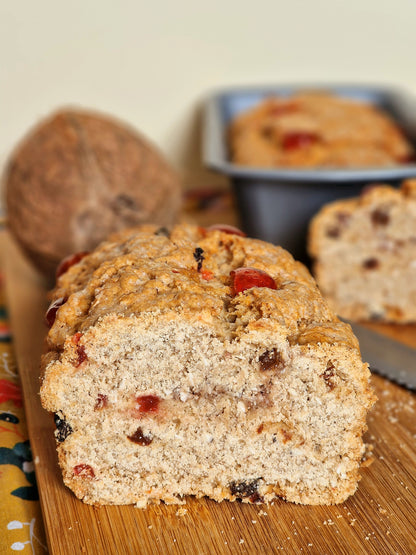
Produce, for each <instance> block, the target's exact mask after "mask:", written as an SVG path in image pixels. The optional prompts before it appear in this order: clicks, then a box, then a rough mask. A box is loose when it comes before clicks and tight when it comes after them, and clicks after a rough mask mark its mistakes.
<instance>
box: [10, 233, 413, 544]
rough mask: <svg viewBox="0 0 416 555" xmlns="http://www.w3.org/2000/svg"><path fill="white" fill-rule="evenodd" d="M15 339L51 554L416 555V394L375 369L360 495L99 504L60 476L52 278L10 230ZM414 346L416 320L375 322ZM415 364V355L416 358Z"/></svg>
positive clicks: (384, 329) (11, 301) (390, 333)
mask: <svg viewBox="0 0 416 555" xmlns="http://www.w3.org/2000/svg"><path fill="white" fill-rule="evenodd" d="M2 252H3V255H5V260H4V262H5V264H6V273H7V291H8V302H9V310H10V313H11V323H12V332H13V337H14V345H15V350H16V356H17V360H18V365H19V371H20V376H21V381H22V388H23V394H24V400H25V409H26V414H27V424H28V429H29V436H30V441H31V445H32V450H33V456H34V460H35V463H36V464H35V468H36V476H37V481H38V486H39V492H40V499H41V506H42V511H43V517H44V522H45V528H46V533H47V538H48V544H49V549H50V552H51V553H53V554H65V555H70V554H73V553H74V554H75V553H103V554H112V553H114V554H118V555H119V554H142V553H143V554H155V553H172V554H177V553H178V554H179V553H180V554H193V553H198V554H217V553H233V554H236V553H279V552H283V553H310V554H321V555H322V554H333V553H341V554H343V553H345V554H350V553H351V554H352V553H353V554H361V553H362V554H372V553H377V554H380V553H381V554H384V553H385V554H391V553H399V554H414V553H416V539H415V536H416V512H415V507H416V395H414V394H412V393H410V392H409V391H406V390H405V389H403V388H401V387H399V386H396V385H394V384H392V383H390V382H388V381H387V380H385V379H383V378H381V377H378V376H373V384H374V388H375V390H376V393H377V395H378V397H379V401H378V403H377V404H376V407H375V408H374V409H373V411H372V412H371V414H370V416H369V420H368V426H369V429H368V432H367V433H366V442H367V443H368V444H370V445H372V446H373V456H372V457H369V459H368V460H367V461H366V463H365V466H364V467H363V468H362V480H361V482H360V485H359V489H358V491H357V493H356V494H355V495H354V496H353V497H351V498H350V499H349V500H348V501H347V502H345V503H343V504H342V505H337V506H328V507H325V506H323V507H309V506H301V505H294V504H292V503H286V502H284V501H282V500H279V499H278V500H276V501H275V502H274V503H272V504H270V505H268V506H267V505H245V504H244V505H243V504H241V503H238V502H236V503H229V502H223V503H220V504H217V503H215V502H213V501H210V500H206V499H203V500H195V499H188V502H187V504H186V505H184V506H166V505H159V506H154V507H150V508H148V509H145V510H142V509H136V508H134V507H132V506H121V507H101V508H96V507H92V506H88V505H84V504H83V503H82V502H81V501H79V500H77V499H76V498H75V497H74V495H73V494H72V493H71V491H70V490H68V489H67V488H66V487H65V486H64V485H63V483H62V480H61V474H60V471H59V469H58V466H57V458H56V451H55V442H54V437H53V428H54V426H53V420H52V417H51V415H50V414H48V413H47V412H46V411H44V410H43V409H42V408H41V405H40V400H39V394H38V393H39V357H40V353H41V350H42V345H43V339H44V335H45V328H44V325H43V314H44V309H45V306H46V304H47V301H46V290H47V285H46V284H45V283H44V282H43V281H42V278H41V277H40V276H39V275H38V274H37V273H36V272H35V271H34V270H33V269H32V268H31V267H30V266H29V265H28V264H27V263H26V262H25V261H24V259H23V258H22V257H21V255H20V253H19V252H18V250H17V248H16V246H15V245H14V244H13V243H12V242H11V240H10V238H7V237H2ZM374 327H375V328H376V329H378V330H379V331H380V330H381V331H382V332H383V333H388V334H389V335H392V336H393V337H396V338H397V339H401V340H403V339H404V340H405V341H406V343H408V344H410V345H413V346H415V347H416V326H415V327H413V326H403V327H394V326H382V327H380V326H373V328H374ZM415 363H416V360H415Z"/></svg>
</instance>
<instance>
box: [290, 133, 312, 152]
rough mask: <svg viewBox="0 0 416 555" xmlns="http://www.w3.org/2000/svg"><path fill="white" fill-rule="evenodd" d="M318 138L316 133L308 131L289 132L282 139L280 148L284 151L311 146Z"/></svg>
mask: <svg viewBox="0 0 416 555" xmlns="http://www.w3.org/2000/svg"><path fill="white" fill-rule="evenodd" d="M318 139H319V137H318V135H317V134H316V133H311V132H308V131H291V132H289V133H286V134H285V135H284V137H283V141H282V146H283V148H284V150H295V149H298V148H305V147H307V146H311V145H312V144H314V143H316V142H317V141H318Z"/></svg>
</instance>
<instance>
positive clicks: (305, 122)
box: [229, 91, 414, 168]
mask: <svg viewBox="0 0 416 555" xmlns="http://www.w3.org/2000/svg"><path fill="white" fill-rule="evenodd" d="M229 137H230V150H231V157H232V160H233V161H234V162H235V163H237V164H242V165H247V166H257V167H260V166H262V167H273V166H274V167H287V168H294V167H298V168H308V167H310V168H312V167H370V166H374V167H380V166H391V165H397V164H403V163H407V162H409V161H410V160H411V159H412V157H413V155H414V151H413V148H412V146H411V145H410V143H409V142H408V141H407V140H406V138H405V137H404V135H403V133H402V131H401V130H400V129H399V127H398V126H397V125H396V123H395V122H394V121H392V120H391V118H390V117H389V116H388V115H387V114H385V113H384V112H382V111H381V110H380V109H378V108H377V107H375V106H373V105H370V104H367V103H364V102H357V101H353V100H350V99H347V98H341V97H338V96H335V95H332V94H329V93H324V92H319V91H311V92H301V93H297V94H294V95H292V96H290V97H287V98H284V97H276V98H268V99H266V100H264V101H262V102H261V103H260V104H258V105H257V106H255V107H254V108H252V109H250V110H248V111H247V112H243V113H242V114H240V115H238V116H237V117H236V118H235V120H234V121H233V122H232V123H231V126H230V135H229Z"/></svg>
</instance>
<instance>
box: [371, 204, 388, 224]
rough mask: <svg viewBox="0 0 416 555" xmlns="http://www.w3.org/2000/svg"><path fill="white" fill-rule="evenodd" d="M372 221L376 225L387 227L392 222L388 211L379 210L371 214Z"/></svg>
mask: <svg viewBox="0 0 416 555" xmlns="http://www.w3.org/2000/svg"><path fill="white" fill-rule="evenodd" d="M371 221H372V222H373V224H374V225H380V226H385V225H387V224H388V223H389V221H390V216H389V213H388V210H387V209H383V208H377V209H376V210H373V212H371Z"/></svg>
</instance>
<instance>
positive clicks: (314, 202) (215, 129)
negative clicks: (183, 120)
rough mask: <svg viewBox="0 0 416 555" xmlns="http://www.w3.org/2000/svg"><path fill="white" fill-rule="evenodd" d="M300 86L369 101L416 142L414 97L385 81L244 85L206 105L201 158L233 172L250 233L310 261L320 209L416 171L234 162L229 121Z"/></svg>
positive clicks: (409, 167) (242, 217) (212, 166)
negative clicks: (312, 227) (313, 222)
mask: <svg viewBox="0 0 416 555" xmlns="http://www.w3.org/2000/svg"><path fill="white" fill-rule="evenodd" d="M301 90H325V91H329V92H331V93H333V94H336V95H339V96H342V97H346V98H351V99H355V100H360V101H365V102H368V103H370V104H373V105H375V106H377V107H379V108H381V109H382V110H383V111H384V112H386V113H387V114H389V115H390V116H391V117H392V118H393V120H394V121H396V122H397V124H398V125H399V127H401V129H402V130H403V131H404V133H405V134H406V136H407V138H408V139H409V140H410V142H412V143H413V144H414V145H415V147H416V99H415V98H413V97H412V96H411V95H409V94H408V93H406V92H404V91H401V90H398V89H394V88H388V87H382V86H363V85H358V86H354V85H326V84H325V85H322V84H307V85H286V86H267V87H250V88H248V87H243V88H241V87H240V88H232V89H224V90H221V91H217V92H216V93H213V94H212V95H210V97H209V98H208V99H207V100H206V103H205V107H204V126H203V159H204V163H205V165H206V166H207V167H208V168H210V169H212V170H215V171H217V172H220V173H222V174H224V175H227V176H229V177H230V179H231V182H232V185H233V189H234V193H235V197H236V201H237V207H238V210H239V213H240V220H241V226H242V228H243V229H244V231H245V232H246V233H247V234H248V235H249V236H250V237H257V238H259V239H263V240H265V241H270V242H272V243H275V244H280V245H282V246H283V247H284V248H286V249H288V250H289V251H290V252H291V253H292V254H293V255H294V256H295V258H298V259H300V260H303V261H307V256H306V233H307V228H308V225H309V222H310V219H311V217H312V216H313V215H314V214H315V213H316V212H317V211H318V210H319V208H320V207H321V206H322V205H323V204H325V203H327V202H330V201H333V200H335V199H338V198H346V197H351V196H356V195H358V194H359V193H360V191H361V189H362V188H363V187H364V186H365V185H367V184H369V183H374V182H378V183H380V182H382V183H390V184H392V185H397V184H398V183H400V181H401V180H402V179H404V178H406V177H414V176H416V164H415V163H409V164H406V165H399V166H394V167H393V166H392V167H388V168H365V169H359V168H358V169H342V168H335V169H327V168H325V169H299V170H297V169H284V168H276V169H270V168H267V169H266V168H253V167H245V166H240V165H236V164H233V163H232V162H231V161H230V158H229V153H228V144H227V129H228V126H229V124H230V123H231V121H232V120H233V119H234V118H235V117H236V116H237V115H238V114H239V113H241V112H244V111H246V110H248V109H250V108H252V107H254V106H255V105H256V104H258V103H259V102H261V101H262V100H264V99H265V98H267V97H271V96H281V97H282V96H283V97H284V96H290V95H292V94H293V93H295V92H298V91H301Z"/></svg>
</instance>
